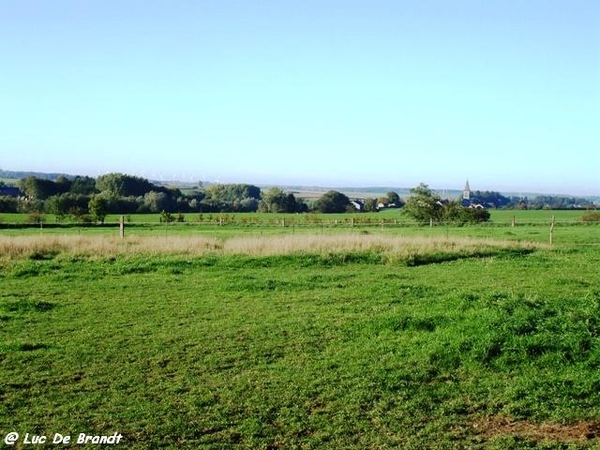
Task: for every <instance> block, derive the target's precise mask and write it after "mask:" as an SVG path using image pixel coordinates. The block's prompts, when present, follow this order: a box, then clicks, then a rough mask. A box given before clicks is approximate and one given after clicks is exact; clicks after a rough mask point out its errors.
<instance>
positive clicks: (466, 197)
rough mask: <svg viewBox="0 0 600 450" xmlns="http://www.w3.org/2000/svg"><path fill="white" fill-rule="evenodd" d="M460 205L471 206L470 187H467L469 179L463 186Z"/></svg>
mask: <svg viewBox="0 0 600 450" xmlns="http://www.w3.org/2000/svg"><path fill="white" fill-rule="evenodd" d="M462 205H463V206H471V188H470V187H469V180H467V183H466V184H465V188H464V189H463V193H462Z"/></svg>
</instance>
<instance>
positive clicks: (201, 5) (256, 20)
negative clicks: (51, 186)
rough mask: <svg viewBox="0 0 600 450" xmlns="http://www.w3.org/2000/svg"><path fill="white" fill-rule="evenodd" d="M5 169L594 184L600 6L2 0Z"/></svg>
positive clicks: (532, 1)
mask: <svg viewBox="0 0 600 450" xmlns="http://www.w3.org/2000/svg"><path fill="white" fill-rule="evenodd" d="M0 105H1V107H0V168H2V169H5V170H35V171H46V172H64V173H71V174H87V175H92V176H97V175H99V174H102V173H106V172H111V171H115V172H124V173H130V174H135V175H140V176H145V177H148V178H151V179H165V180H172V179H180V180H204V181H220V182H248V183H255V184H270V183H273V184H288V185H290V184H303V185H320V186H357V187H360V186H397V187H413V186H415V185H417V184H418V183H419V182H421V181H423V182H425V183H427V184H429V185H430V186H431V187H433V188H436V189H442V188H458V189H461V188H462V187H463V186H464V183H465V180H466V179H467V178H468V179H469V182H470V184H471V188H472V189H475V190H477V189H480V190H499V191H503V192H507V191H510V192H519V191H520V192H543V193H566V194H574V195H600V2H598V1H591V0H410V1H408V0H406V1H405V0H389V1H388V0H368V1H367V0H362V1H355V0H302V1H287V0H196V1H192V0H187V1H185V0H164V1H156V0H118V1H116V0H0Z"/></svg>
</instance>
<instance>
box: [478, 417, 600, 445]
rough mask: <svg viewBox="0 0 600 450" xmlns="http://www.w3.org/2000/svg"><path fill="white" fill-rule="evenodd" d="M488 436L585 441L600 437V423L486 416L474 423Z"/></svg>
mask: <svg viewBox="0 0 600 450" xmlns="http://www.w3.org/2000/svg"><path fill="white" fill-rule="evenodd" d="M473 426H474V428H475V429H476V430H477V432H478V433H480V434H482V435H484V436H485V437H486V438H488V439H491V438H496V437H502V436H513V437H519V438H525V439H530V440H533V441H536V442H544V441H555V442H556V441H558V442H563V443H569V442H571V443H585V442H589V441H591V440H598V439H599V438H600V423H599V422H588V421H580V422H576V423H572V424H557V423H542V424H538V423H532V422H528V421H526V420H514V419H510V418H508V417H486V418H485V419H482V420H479V421H477V422H475V423H474V424H473Z"/></svg>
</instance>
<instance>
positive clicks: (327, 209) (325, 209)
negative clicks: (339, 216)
mask: <svg viewBox="0 0 600 450" xmlns="http://www.w3.org/2000/svg"><path fill="white" fill-rule="evenodd" d="M349 206H350V199H349V198H348V197H347V196H346V195H345V194H343V193H341V192H338V191H333V190H332V191H327V192H326V193H325V194H323V195H322V196H321V197H320V198H319V199H318V200H317V201H316V202H315V209H316V210H317V211H319V212H322V213H343V212H346V211H347V209H348V207H349Z"/></svg>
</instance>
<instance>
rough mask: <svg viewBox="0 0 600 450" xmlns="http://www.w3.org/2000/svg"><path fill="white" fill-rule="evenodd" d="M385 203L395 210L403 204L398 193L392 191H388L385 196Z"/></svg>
mask: <svg viewBox="0 0 600 450" xmlns="http://www.w3.org/2000/svg"><path fill="white" fill-rule="evenodd" d="M386 201H387V204H388V205H394V206H395V207H396V208H399V207H400V206H402V205H403V204H404V202H403V201H402V199H401V198H400V196H399V195H398V193H397V192H394V191H390V192H388V193H387V194H386Z"/></svg>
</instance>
